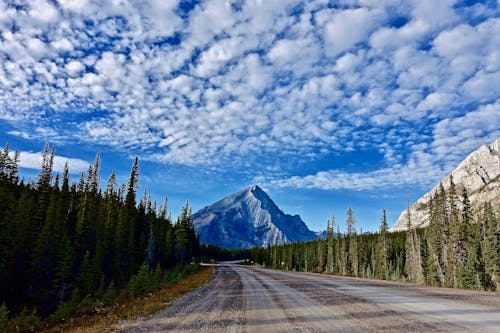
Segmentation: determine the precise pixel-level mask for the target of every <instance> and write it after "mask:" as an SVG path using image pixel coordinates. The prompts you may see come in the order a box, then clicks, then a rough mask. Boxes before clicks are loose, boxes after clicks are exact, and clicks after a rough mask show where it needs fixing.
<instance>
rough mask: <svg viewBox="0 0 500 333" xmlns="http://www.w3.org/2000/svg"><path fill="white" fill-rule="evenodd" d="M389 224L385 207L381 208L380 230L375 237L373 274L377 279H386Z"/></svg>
mask: <svg viewBox="0 0 500 333" xmlns="http://www.w3.org/2000/svg"><path fill="white" fill-rule="evenodd" d="M388 229H389V226H388V224H387V216H386V211H385V208H384V209H383V210H382V219H381V221H380V231H379V234H378V238H377V249H376V256H375V262H376V264H375V265H376V266H375V276H376V277H377V278H378V279H387V278H388V276H387V273H388V271H387V269H388V267H387V251H388V244H387V231H388Z"/></svg>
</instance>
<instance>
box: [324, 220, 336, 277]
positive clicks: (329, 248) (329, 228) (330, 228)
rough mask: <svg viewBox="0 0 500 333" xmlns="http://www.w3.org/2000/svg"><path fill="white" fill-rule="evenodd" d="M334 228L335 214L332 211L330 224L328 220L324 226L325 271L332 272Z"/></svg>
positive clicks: (333, 265)
mask: <svg viewBox="0 0 500 333" xmlns="http://www.w3.org/2000/svg"><path fill="white" fill-rule="evenodd" d="M334 228H335V216H334V214H333V213H332V224H331V225H330V221H328V223H327V226H326V246H327V254H326V272H327V273H332V272H333V271H334V269H335V258H334V237H333V230H334Z"/></svg>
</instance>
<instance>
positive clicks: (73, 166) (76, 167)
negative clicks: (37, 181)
mask: <svg viewBox="0 0 500 333" xmlns="http://www.w3.org/2000/svg"><path fill="white" fill-rule="evenodd" d="M66 163H68V167H69V171H70V172H71V173H80V172H85V171H87V170H88V167H89V165H90V163H89V162H87V161H84V160H81V159H78V158H69V157H64V156H58V155H55V156H54V166H53V170H54V171H55V172H62V171H63V170H64V166H65V164H66ZM41 165H42V153H41V152H39V153H33V152H28V151H21V152H20V155H19V166H20V167H21V168H27V169H40V166H41Z"/></svg>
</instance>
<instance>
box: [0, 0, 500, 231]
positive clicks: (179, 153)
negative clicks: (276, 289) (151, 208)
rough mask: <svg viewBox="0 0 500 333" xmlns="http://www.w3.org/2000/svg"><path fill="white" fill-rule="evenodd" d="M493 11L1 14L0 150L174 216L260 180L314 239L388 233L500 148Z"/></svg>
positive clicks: (328, 4)
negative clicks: (329, 228) (133, 182)
mask: <svg viewBox="0 0 500 333" xmlns="http://www.w3.org/2000/svg"><path fill="white" fill-rule="evenodd" d="M498 4H499V3H498V2H496V1H452V0H440V1H435V0H415V1H398V0H387V1H383V0H374V1H370V0H359V1H355V0H351V1H347V0H340V1H324V0H317V1H314V0H311V1H306V2H304V1H273V0H265V1H264V0H261V1H259V0H254V1H236V0H235V1H230V0H213V1H193V2H191V1H177V0H152V1H127V0H123V1H113V0H109V1H91V0H58V1H55V0H51V1H47V0H37V1H0V57H1V61H0V137H1V138H2V141H4V142H6V141H9V142H10V143H11V145H12V146H13V148H14V149H17V150H20V151H21V152H22V161H21V164H22V166H23V169H22V172H23V175H24V176H26V177H34V176H35V175H36V173H37V170H36V168H37V167H38V165H39V159H38V155H37V153H38V152H39V151H40V150H41V148H42V147H43V144H44V142H45V141H46V140H48V141H49V142H50V143H52V144H54V145H55V146H56V154H57V159H56V170H60V169H61V168H62V165H63V164H64V162H65V161H66V160H68V159H69V162H70V168H71V170H72V172H73V179H75V180H76V179H77V177H78V173H79V172H81V171H84V170H86V168H87V165H88V163H90V162H92V161H93V159H94V156H95V153H96V152H97V151H100V152H101V155H102V159H103V168H102V172H101V174H102V178H103V181H104V182H105V181H106V179H107V177H108V176H109V174H110V173H111V170H113V169H114V170H116V171H117V172H118V174H119V178H120V180H121V181H126V179H127V177H128V173H129V170H130V166H131V163H132V158H133V157H134V156H136V155H137V156H139V158H140V161H141V162H140V165H141V178H140V183H141V185H142V186H144V187H147V189H148V191H149V192H150V193H151V194H152V195H153V197H154V198H156V199H157V200H158V201H159V202H163V200H164V197H165V196H168V198H169V202H170V209H171V210H172V211H173V213H174V215H175V214H176V213H177V212H178V211H179V208H180V206H181V205H182V204H183V203H184V202H185V200H187V199H189V200H190V203H191V205H192V206H193V209H194V210H197V209H199V208H202V207H203V206H205V205H208V204H211V203H212V202H214V201H216V200H218V199H220V198H222V197H223V196H225V195H228V194H230V193H232V192H235V191H238V190H240V189H241V188H244V187H246V186H248V185H251V184H258V185H260V186H261V187H263V188H264V189H266V190H267V191H268V193H269V194H270V195H271V197H272V198H273V199H274V200H275V201H276V203H277V204H278V205H279V206H280V207H281V208H282V209H283V210H284V211H285V212H288V213H291V214H300V215H301V216H302V217H303V219H304V220H305V221H306V223H307V224H308V225H309V227H310V228H311V229H314V230H319V229H323V228H324V227H325V225H326V220H327V219H328V218H329V216H330V214H331V212H332V210H333V211H334V212H335V214H336V217H337V222H339V223H341V224H342V225H343V224H344V220H345V212H346V210H347V207H348V206H349V205H351V206H352V207H353V209H354V211H355V213H356V216H357V219H358V222H359V223H358V227H362V228H363V229H364V230H375V229H376V228H377V226H378V223H379V220H380V215H381V210H382V208H383V207H386V208H387V209H388V216H389V219H390V222H391V223H393V222H394V221H395V220H396V218H397V216H398V215H399V213H400V211H401V210H402V209H404V207H405V206H406V194H405V188H406V187H408V188H410V190H411V197H412V199H413V200H416V199H417V198H418V197H419V196H420V195H422V194H423V193H425V192H426V191H427V190H428V189H430V188H431V187H432V186H433V185H434V184H435V183H436V182H437V181H439V179H441V178H442V177H443V176H444V175H446V174H448V173H449V172H451V171H452V170H453V169H454V168H455V167H456V166H457V165H458V163H459V162H460V161H461V160H462V159H463V158H465V157H466V156H467V155H468V154H469V153H470V152H472V151H473V150H475V149H476V148H478V147H479V146H480V145H482V144H486V143H489V142H492V141H493V140H495V139H496V138H498V137H499V136H500V117H499V115H500V19H499V9H498Z"/></svg>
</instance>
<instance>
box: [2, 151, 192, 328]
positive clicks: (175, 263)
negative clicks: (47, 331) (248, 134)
mask: <svg viewBox="0 0 500 333" xmlns="http://www.w3.org/2000/svg"><path fill="white" fill-rule="evenodd" d="M53 162H54V148H51V147H50V146H49V145H48V144H46V145H45V148H44V150H43V153H42V164H41V170H40V173H39V174H38V176H37V178H36V179H35V180H33V181H27V182H25V180H24V179H20V178H19V172H18V165H19V153H18V152H12V151H11V150H10V146H9V145H8V144H7V145H6V147H5V148H4V149H0V306H1V307H0V317H2V316H4V317H5V316H6V315H5V313H7V312H9V313H10V317H12V316H13V315H14V314H16V313H21V312H26V311H27V312H28V313H32V312H33V311H37V315H41V316H46V315H48V314H50V313H52V312H54V311H56V312H57V311H62V312H65V311H66V312H71V311H72V309H74V305H75V304H78V303H80V302H84V301H85V300H89V299H97V298H103V297H104V298H105V297H109V296H110V295H113V294H115V293H116V291H119V290H124V289H126V290H128V291H129V292H130V293H131V294H132V295H134V294H138V293H140V292H141V288H145V281H144V279H148V278H151V279H153V280H154V279H156V280H161V279H164V278H165V276H166V275H168V272H172V271H175V270H179V267H182V266H184V265H186V264H188V263H190V262H191V261H192V260H193V258H195V257H198V256H199V255H200V246H199V242H198V238H197V236H196V234H195V231H194V225H193V220H192V212H191V208H190V207H189V205H188V204H186V205H185V206H184V207H183V208H182V211H181V213H180V215H179V217H178V218H177V219H176V221H175V222H174V220H173V219H172V216H171V214H169V213H167V203H166V200H165V204H164V205H157V203H156V202H155V201H152V200H151V197H150V196H149V195H148V194H147V193H146V192H144V195H143V196H142V198H141V199H140V201H139V202H138V203H137V202H136V196H137V190H138V180H139V164H138V159H137V158H135V160H134V162H133V165H132V169H131V172H130V177H129V179H128V182H127V183H126V184H123V185H122V186H118V184H117V180H116V174H115V172H114V171H113V172H112V173H111V176H110V177H109V179H108V181H107V184H106V186H105V188H101V176H100V172H99V170H100V163H101V161H100V156H99V154H97V156H96V159H95V162H94V163H93V164H92V165H90V166H89V168H88V172H87V173H86V174H83V173H82V174H81V176H80V178H79V180H78V181H77V182H72V181H71V179H70V171H69V168H68V165H67V164H66V166H65V168H64V171H63V172H62V174H58V173H57V174H55V173H54V172H53V171H54V170H53ZM68 304H71V306H73V307H71V306H69V307H68ZM7 309H8V310H7ZM34 309H35V310H34ZM0 321H1V318H0ZM0 324H1V323H0ZM0 330H1V329H0Z"/></svg>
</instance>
